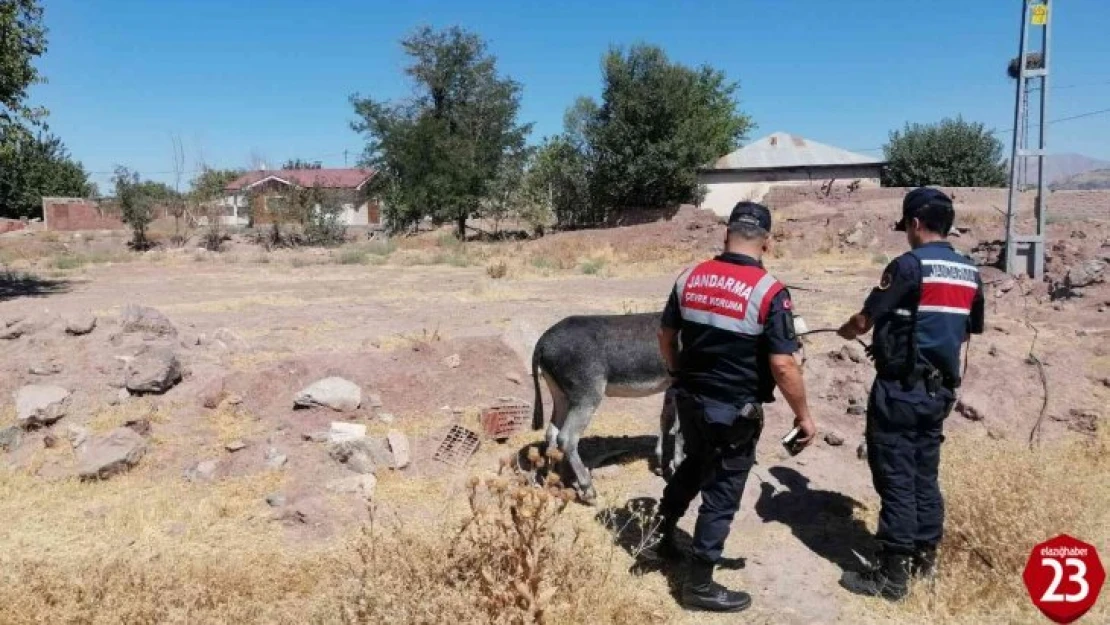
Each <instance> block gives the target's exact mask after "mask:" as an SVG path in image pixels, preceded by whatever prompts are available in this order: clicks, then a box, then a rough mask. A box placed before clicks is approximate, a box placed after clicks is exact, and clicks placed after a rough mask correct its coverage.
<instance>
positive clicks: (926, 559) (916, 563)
mask: <svg viewBox="0 0 1110 625" xmlns="http://www.w3.org/2000/svg"><path fill="white" fill-rule="evenodd" d="M910 576H912V577H916V578H919V579H924V580H926V581H933V580H935V579H936V577H937V548H936V547H918V548H917V550H916V551H914V554H913V560H912V561H911V562H910Z"/></svg>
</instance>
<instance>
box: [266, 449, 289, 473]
mask: <svg viewBox="0 0 1110 625" xmlns="http://www.w3.org/2000/svg"><path fill="white" fill-rule="evenodd" d="M287 462H289V456H286V455H285V454H283V453H281V452H280V451H278V450H277V449H276V448H274V447H271V448H269V449H268V450H266V468H267V469H274V470H276V469H281V468H283V467H285V464H286V463H287Z"/></svg>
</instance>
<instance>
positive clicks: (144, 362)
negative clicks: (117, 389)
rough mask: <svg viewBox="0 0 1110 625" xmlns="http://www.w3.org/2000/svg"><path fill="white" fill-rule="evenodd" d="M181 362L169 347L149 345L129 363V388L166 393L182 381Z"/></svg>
mask: <svg viewBox="0 0 1110 625" xmlns="http://www.w3.org/2000/svg"><path fill="white" fill-rule="evenodd" d="M181 378H182V370H181V362H180V361H179V360H178V359H177V354H175V353H174V352H173V350H171V349H169V348H167V347H148V348H145V349H143V351H141V352H139V355H138V356H136V357H135V359H134V360H132V361H131V362H130V363H128V365H127V383H126V386H127V389H128V390H130V391H132V392H134V393H165V392H166V391H168V390H170V389H171V388H173V386H174V385H175V384H177V383H178V382H180V381H181Z"/></svg>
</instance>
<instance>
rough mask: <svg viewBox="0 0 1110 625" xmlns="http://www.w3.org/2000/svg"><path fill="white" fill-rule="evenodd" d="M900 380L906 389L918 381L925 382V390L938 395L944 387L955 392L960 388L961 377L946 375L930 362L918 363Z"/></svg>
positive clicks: (915, 384)
mask: <svg viewBox="0 0 1110 625" xmlns="http://www.w3.org/2000/svg"><path fill="white" fill-rule="evenodd" d="M900 381H901V382H902V387H903V388H904V389H906V390H909V389H911V388H913V387H915V386H917V383H918V382H923V383H924V384H925V392H926V393H928V394H929V395H936V394H937V393H938V392H939V391H940V389H942V388H946V389H948V390H950V391H953V392H955V390H956V389H958V388H960V379H959V378H953V377H951V376H948V375H945V374H944V373H943V372H942V371H941V370H940V369H937V368H936V367H934V366H933V365H931V364H928V363H924V364H918V365H916V366H915V367H914V368H913V371H911V372H910V374H909V375H907V376H906V377H904V378H902V379H901V380H900Z"/></svg>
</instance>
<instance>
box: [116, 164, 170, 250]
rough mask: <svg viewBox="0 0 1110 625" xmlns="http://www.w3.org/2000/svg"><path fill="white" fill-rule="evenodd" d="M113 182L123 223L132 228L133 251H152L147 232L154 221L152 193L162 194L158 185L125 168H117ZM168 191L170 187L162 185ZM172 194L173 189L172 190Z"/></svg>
mask: <svg viewBox="0 0 1110 625" xmlns="http://www.w3.org/2000/svg"><path fill="white" fill-rule="evenodd" d="M112 182H113V183H114V184H115V187H116V202H117V203H118V204H119V210H120V218H121V219H122V220H123V223H125V224H127V225H128V226H130V227H131V234H132V237H131V249H134V250H146V249H150V247H151V244H150V240H149V239H147V236H146V230H147V227H149V226H150V222H152V221H154V197H153V195H152V193H154V194H157V193H161V192H162V190H160V189H158V187H157V186H156V185H158V184H161V183H153V182H150V181H145V182H144V181H141V180H140V179H139V173H138V172H134V171H131V170H130V169H128V168H126V167H123V166H116V171H115V174H113V176H112ZM162 186H163V187H165V188H166V189H169V187H168V186H166V185H162ZM170 191H171V192H172V189H170Z"/></svg>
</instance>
